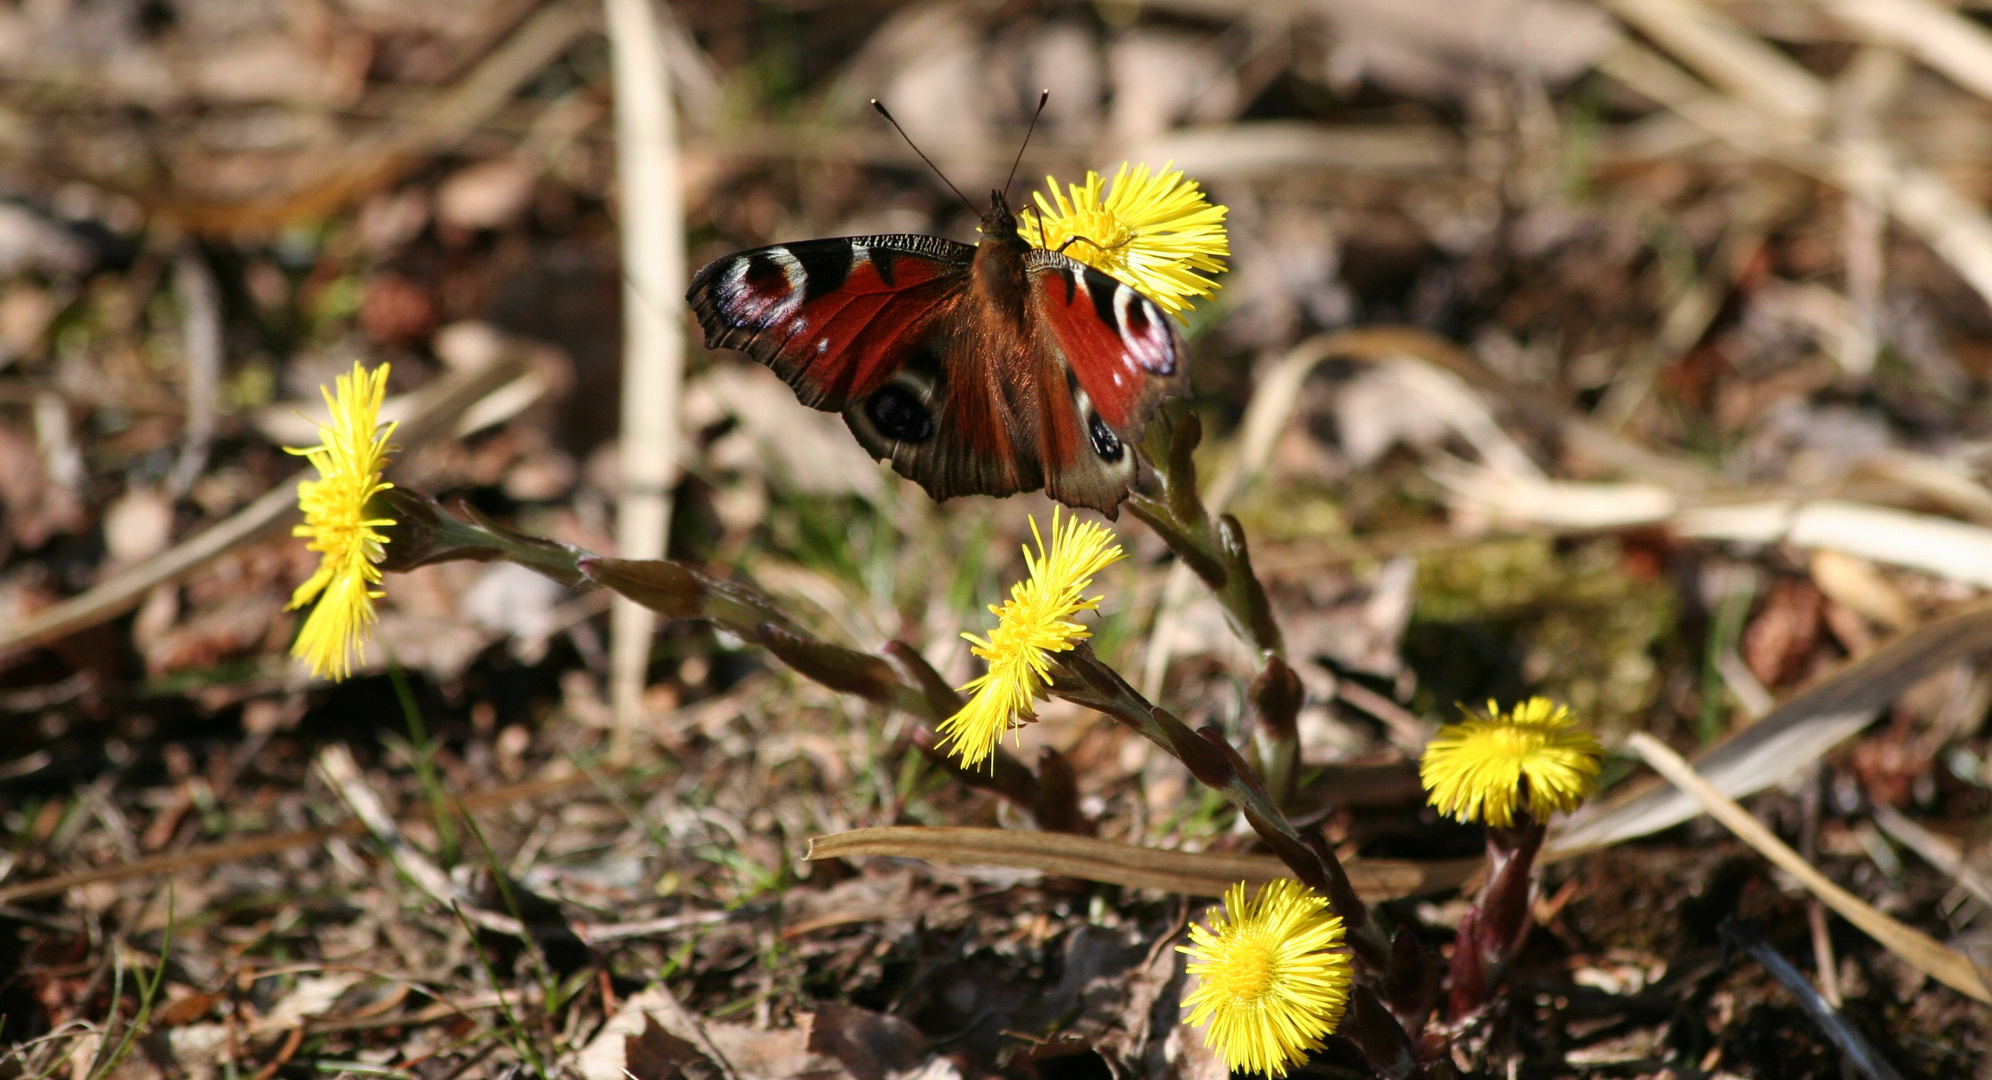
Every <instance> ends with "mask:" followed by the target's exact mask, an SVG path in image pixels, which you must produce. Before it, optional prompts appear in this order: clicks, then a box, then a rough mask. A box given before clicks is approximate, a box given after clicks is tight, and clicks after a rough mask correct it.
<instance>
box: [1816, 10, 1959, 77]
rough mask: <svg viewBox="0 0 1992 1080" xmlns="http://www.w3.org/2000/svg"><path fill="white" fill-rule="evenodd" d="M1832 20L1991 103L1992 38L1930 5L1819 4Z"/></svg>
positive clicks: (1950, 13)
mask: <svg viewBox="0 0 1992 1080" xmlns="http://www.w3.org/2000/svg"><path fill="white" fill-rule="evenodd" d="M1822 5H1823V6H1824V7H1825V8H1826V10H1827V11H1830V12H1832V14H1833V17H1834V18H1836V19H1838V20H1840V21H1841V22H1843V23H1846V24H1847V25H1848V26H1850V27H1853V28H1854V29H1856V30H1859V31H1860V32H1861V33H1863V34H1865V35H1867V36H1868V37H1870V38H1873V39H1876V40H1879V41H1887V42H1890V43H1892V44H1895V45H1899V46H1901V47H1902V48H1903V49H1905V50H1907V51H1908V52H1910V53H1912V54H1914V55H1915V57H1916V58H1917V59H1918V60H1921V61H1922V62H1924V63H1925V64H1928V65H1930V66H1931V67H1933V68H1935V69H1937V70H1938V71H1941V72H1943V73H1944V74H1945V75H1948V76H1949V77H1950V78H1951V80H1952V81H1953V82H1956V83H1957V84H1958V85H1959V86H1962V87H1964V88H1965V89H1966V90H1969V91H1971V92H1972V93H1974V94H1977V95H1979V96H1980V97H1985V98H1992V33H1987V32H1986V30H1985V28H1984V27H1983V26H1980V25H1979V24H1977V23H1975V22H1972V21H1971V20H1970V19H1967V18H1965V17H1964V16H1962V15H1960V14H1958V13H1957V12H1955V11H1953V10H1951V9H1950V8H1947V7H1943V6H1940V5H1938V4H1933V3H1930V2H1929V0H1822Z"/></svg>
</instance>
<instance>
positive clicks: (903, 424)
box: [865, 386, 1118, 452]
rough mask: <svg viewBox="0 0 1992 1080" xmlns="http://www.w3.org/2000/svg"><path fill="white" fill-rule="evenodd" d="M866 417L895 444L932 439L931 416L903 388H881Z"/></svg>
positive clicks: (867, 406) (867, 401) (868, 405)
mask: <svg viewBox="0 0 1992 1080" xmlns="http://www.w3.org/2000/svg"><path fill="white" fill-rule="evenodd" d="M865 416H866V418H867V419H869V420H871V423H872V427H874V428H876V429H878V433H879V434H880V435H883V436H885V437H886V438H888V439H892V440H893V441H895V442H903V443H921V442H926V441H927V440H928V439H931V438H933V437H934V418H933V416H932V415H931V414H930V413H928V412H927V407H926V406H925V405H922V404H920V399H919V398H917V397H915V396H913V391H911V390H908V389H907V388H905V387H903V386H887V387H883V388H881V389H880V390H879V391H878V392H876V393H874V394H873V395H872V396H871V397H869V398H866V399H865ZM1096 441H1097V440H1096ZM1116 452H1118V448H1116Z"/></svg>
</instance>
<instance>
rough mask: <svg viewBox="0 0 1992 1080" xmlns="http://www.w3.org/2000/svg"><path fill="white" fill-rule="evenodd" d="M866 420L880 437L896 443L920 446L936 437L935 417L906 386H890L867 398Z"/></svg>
mask: <svg viewBox="0 0 1992 1080" xmlns="http://www.w3.org/2000/svg"><path fill="white" fill-rule="evenodd" d="M865 417H866V418H867V419H869V420H870V421H871V423H872V427H873V428H875V429H877V431H878V433H879V434H880V435H883V436H885V437H886V438H888V439H892V440H894V441H895V442H903V443H921V442H926V441H927V440H928V439H931V438H933V437H934V417H933V415H932V414H931V413H929V412H928V411H927V407H926V406H925V405H923V404H921V403H920V399H919V398H917V397H915V396H914V395H913V391H911V390H908V389H907V388H906V387H903V386H887V387H884V388H882V389H880V390H879V391H878V392H877V393H875V394H873V395H872V396H871V397H869V398H867V399H866V400H865Z"/></svg>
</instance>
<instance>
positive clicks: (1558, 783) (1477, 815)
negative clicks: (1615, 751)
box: [1418, 697, 1605, 828]
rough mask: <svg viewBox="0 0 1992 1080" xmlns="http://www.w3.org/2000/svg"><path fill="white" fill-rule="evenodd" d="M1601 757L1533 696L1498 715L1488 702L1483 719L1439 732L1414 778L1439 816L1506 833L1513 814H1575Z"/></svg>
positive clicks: (1559, 712) (1579, 731)
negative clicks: (1491, 826) (1525, 812)
mask: <svg viewBox="0 0 1992 1080" xmlns="http://www.w3.org/2000/svg"><path fill="white" fill-rule="evenodd" d="M1604 752H1605V751H1604V747H1603V746H1601V745H1600V744H1599V743H1598V739H1597V736H1595V735H1592V734H1591V733H1590V732H1589V731H1586V730H1584V729H1583V728H1581V727H1579V726H1578V725H1577V720H1576V718H1575V717H1573V716H1571V715H1570V709H1569V707H1567V706H1564V705H1559V704H1557V703H1556V702H1553V701H1551V700H1549V699H1548V698H1544V697H1534V698H1530V699H1529V700H1527V701H1524V702H1522V703H1521V704H1520V705H1517V706H1515V707H1514V709H1513V710H1512V711H1510V712H1508V713H1505V714H1504V713H1502V712H1501V710H1500V709H1499V708H1498V707H1496V706H1495V704H1494V702H1492V701H1490V702H1488V703H1487V715H1486V716H1471V715H1469V716H1468V717H1467V718H1466V719H1465V720H1463V721H1461V722H1459V723H1457V724H1452V725H1449V726H1447V727H1444V728H1441V729H1440V730H1439V733H1438V735H1436V736H1434V737H1433V739H1432V741H1431V742H1430V743H1429V744H1427V745H1426V747H1425V756H1424V758H1423V759H1422V760H1421V761H1420V762H1419V763H1418V777H1419V779H1420V780H1423V781H1424V783H1425V789H1426V791H1427V792H1428V793H1429V799H1428V801H1429V802H1430V803H1431V804H1432V805H1433V806H1436V807H1438V809H1439V812H1440V813H1442V814H1447V815H1450V816H1451V817H1454V818H1457V819H1458V820H1460V821H1480V822H1485V823H1486V824H1488V825H1493V826H1496V827H1500V828H1506V827H1508V826H1511V825H1513V824H1515V821H1516V812H1517V811H1518V810H1520V809H1526V810H1527V812H1528V814H1529V816H1530V817H1532V818H1534V819H1535V820H1536V821H1538V822H1544V821H1548V820H1549V816H1550V815H1551V814H1554V813H1557V812H1559V811H1560V812H1563V813H1568V812H1569V811H1571V810H1574V809H1576V808H1577V806H1578V805H1579V804H1580V803H1582V802H1583V801H1584V800H1585V799H1586V798H1589V797H1590V795H1591V792H1593V791H1594V790H1596V788H1597V783H1598V763H1599V759H1600V758H1602V757H1603V756H1604Z"/></svg>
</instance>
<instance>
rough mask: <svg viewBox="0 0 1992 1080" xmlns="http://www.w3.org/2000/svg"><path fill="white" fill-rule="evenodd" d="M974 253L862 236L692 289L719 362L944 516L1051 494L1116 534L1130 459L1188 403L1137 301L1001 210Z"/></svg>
mask: <svg viewBox="0 0 1992 1080" xmlns="http://www.w3.org/2000/svg"><path fill="white" fill-rule="evenodd" d="M993 202H994V207H993V208H992V209H991V210H990V212H989V214H988V215H986V216H985V217H984V218H983V221H982V241H981V243H979V244H977V245H974V246H970V245H967V244H959V243H955V242H954V241H951V240H945V239H941V238H939V237H933V236H907V235H901V236H855V237H840V238H836V239H829V240H808V241H802V242H799V243H792V244H778V245H774V246H771V247H764V248H756V249H753V250H751V251H743V252H739V253H737V254H734V255H729V256H726V257H725V258H722V259H719V260H717V261H715V262H713V263H712V264H711V265H709V266H707V267H706V268H705V269H703V270H701V271H699V273H698V274H697V275H696V276H695V277H694V278H693V279H692V286H691V290H690V292H689V294H688V297H687V298H688V299H689V300H690V302H691V305H692V309H693V311H694V312H695V313H696V314H697V316H698V319H699V324H700V325H701V327H703V328H704V330H705V336H706V345H707V346H708V347H711V348H731V349H739V350H741V351H744V352H746V353H747V354H748V355H749V356H751V357H753V358H754V359H755V360H758V361H760V362H761V363H763V364H766V365H768V366H769V367H770V368H772V369H773V370H774V371H775V373H776V374H778V375H780V376H781V377H782V378H783V379H784V380H785V381H787V382H788V384H789V385H790V386H791V387H793V388H794V390H795V392H796V396H797V398H798V399H800V400H801V401H802V403H803V404H805V405H808V406H811V407H812V408H817V409H824V410H828V411H832V412H838V413H841V414H843V417H844V421H845V423H846V424H847V425H848V426H849V427H850V429H851V432H852V434H854V435H856V436H857V439H858V441H859V443H860V444H862V445H863V446H864V447H865V449H866V450H868V451H870V452H871V453H872V454H873V455H874V456H876V457H879V458H882V459H889V460H890V461H891V462H892V466H893V468H894V470H896V471H897V472H898V473H899V474H900V475H902V476H905V477H908V478H910V479H912V480H914V481H916V482H918V483H919V484H920V485H921V486H922V487H924V488H926V490H927V492H928V494H930V495H932V496H933V497H934V498H936V499H946V498H951V497H953V496H956V495H1009V494H1013V493H1015V492H1019V491H1030V490H1034V489H1036V488H1039V487H1043V488H1045V489H1046V492H1047V494H1049V495H1051V497H1052V498H1055V499H1057V500H1059V501H1061V502H1064V503H1066V504H1068V505H1072V506H1087V507H1091V508H1093V509H1096V510H1099V511H1101V512H1102V513H1105V514H1107V515H1109V516H1112V515H1113V514H1114V513H1115V512H1116V510H1117V509H1118V508H1119V506H1120V503H1121V501H1122V500H1123V499H1125V498H1126V497H1127V493H1128V490H1129V489H1130V488H1131V487H1132V485H1133V483H1134V479H1135V461H1134V453H1133V450H1132V448H1131V446H1130V443H1131V442H1133V441H1134V440H1136V439H1138V438H1139V437H1140V432H1141V428H1142V427H1143V426H1144V425H1145V424H1146V423H1147V421H1148V419H1149V417H1150V416H1152V415H1153V414H1154V411H1155V409H1156V408H1157V407H1158V406H1159V405H1160V404H1161V401H1162V399H1163V398H1165V397H1169V396H1174V395H1180V394H1182V393H1184V392H1186V390H1187V387H1188V375H1187V373H1186V372H1185V370H1184V368H1185V359H1186V356H1185V353H1184V349H1183V344H1182V339H1181V337H1180V335H1178V334H1177V332H1176V329H1175V327H1174V326H1173V325H1172V324H1170V322H1169V321H1168V319H1167V317H1166V316H1164V315H1163V313H1162V312H1161V310H1160V309H1159V308H1157V307H1156V306H1155V304H1154V303H1153V302H1152V301H1150V300H1148V299H1147V298H1146V297H1144V296H1142V295H1141V294H1140V293H1138V292H1136V291H1135V290H1134V289H1132V288H1130V287H1128V286H1127V285H1124V284H1122V283H1121V282H1119V281H1116V280H1114V279H1113V278H1111V277H1108V276H1107V275H1106V274H1103V273H1101V272H1100V271H1098V270H1095V269H1093V268H1091V267H1089V266H1086V265H1085V264H1083V263H1080V262H1078V261H1076V260H1073V259H1070V258H1067V257H1066V256H1064V255H1062V254H1058V253H1055V252H1051V251H1044V250H1041V249H1036V248H1032V247H1031V246H1030V244H1029V243H1027V242H1026V241H1025V240H1024V239H1023V238H1022V237H1020V236H1018V235H1017V225H1016V219H1015V217H1014V216H1013V215H1012V214H1011V213H1010V211H1009V208H1008V207H1007V206H1006V205H1005V204H1004V201H1003V198H1002V195H1001V193H996V194H995V195H994V198H993Z"/></svg>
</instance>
